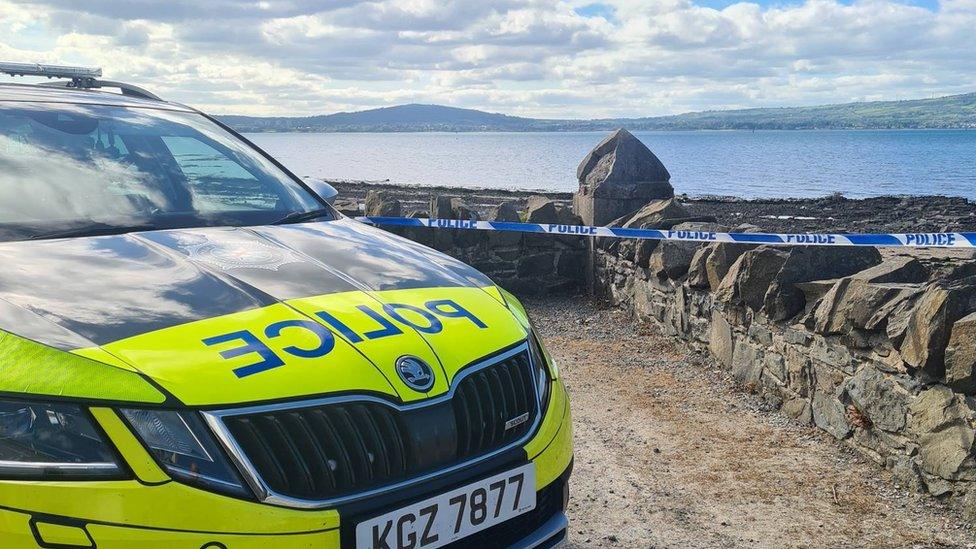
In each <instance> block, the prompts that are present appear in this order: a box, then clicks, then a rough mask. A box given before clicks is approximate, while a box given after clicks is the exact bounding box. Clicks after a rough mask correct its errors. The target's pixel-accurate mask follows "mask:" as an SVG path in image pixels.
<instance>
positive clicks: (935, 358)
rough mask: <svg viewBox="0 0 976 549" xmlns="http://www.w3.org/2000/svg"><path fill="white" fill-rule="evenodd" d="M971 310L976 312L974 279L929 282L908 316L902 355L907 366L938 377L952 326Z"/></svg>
mask: <svg viewBox="0 0 976 549" xmlns="http://www.w3.org/2000/svg"><path fill="white" fill-rule="evenodd" d="M972 312H976V279H972V278H969V279H963V280H959V281H953V282H950V283H942V284H933V285H931V286H929V287H928V288H927V289H926V290H925V292H924V293H923V294H922V296H921V297H920V298H919V299H918V302H917V304H916V305H915V308H914V310H913V311H912V313H911V315H910V317H909V318H908V322H907V327H906V328H905V336H904V341H903V342H902V343H901V349H900V350H901V355H902V358H903V359H904V360H905V362H906V363H907V364H908V365H909V366H912V367H914V368H917V369H920V370H922V371H924V372H926V373H928V374H930V375H932V376H935V377H941V376H942V375H943V374H945V353H946V346H947V345H948V344H949V337H950V335H951V333H952V326H953V324H955V322H956V321H958V320H960V319H961V318H963V317H964V316H966V315H968V314H970V313H972Z"/></svg>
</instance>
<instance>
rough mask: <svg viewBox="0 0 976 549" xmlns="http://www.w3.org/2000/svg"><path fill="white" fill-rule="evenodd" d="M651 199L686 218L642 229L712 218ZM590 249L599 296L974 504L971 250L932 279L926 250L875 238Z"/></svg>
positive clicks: (905, 472)
mask: <svg viewBox="0 0 976 549" xmlns="http://www.w3.org/2000/svg"><path fill="white" fill-rule="evenodd" d="M664 202H670V201H664ZM649 208H650V209H655V210H658V211H667V212H670V213H671V215H673V216H675V217H676V219H670V220H669V219H661V218H660V217H658V218H653V219H645V220H642V221H641V222H640V223H638V225H639V226H645V227H647V226H654V227H662V226H668V225H669V224H670V223H671V222H678V223H677V224H676V225H674V226H673V227H674V228H676V229H681V228H686V229H689V230H694V229H696V228H703V229H711V227H712V225H709V224H708V223H707V222H702V221H696V222H690V223H689V222H687V221H683V220H682V219H681V216H682V215H683V214H682V212H681V211H680V210H679V209H676V208H675V205H674V204H667V203H658V204H654V205H651V206H649V207H648V208H645V210H647V209H649ZM635 217H636V216H635ZM625 223H626V222H625ZM711 230H714V229H711ZM736 230H740V231H741V230H754V229H753V228H750V227H739V228H737V229H736ZM592 253H593V268H594V273H593V276H592V280H593V285H594V287H593V290H594V291H595V293H596V294H597V295H599V296H602V297H605V298H607V299H609V300H610V301H612V302H613V303H616V304H619V305H621V306H624V307H627V308H628V309H630V310H631V311H632V312H633V313H634V315H635V316H636V317H637V318H639V319H641V320H649V321H653V322H655V323H657V324H658V325H660V326H661V327H662V328H663V329H664V330H666V331H667V332H668V333H670V334H672V335H674V336H675V337H679V338H681V339H683V340H685V341H687V342H688V343H689V344H690V345H691V346H693V347H696V348H698V349H700V350H702V351H705V352H708V353H710V354H711V355H712V356H714V357H715V359H716V360H717V361H718V362H719V363H720V364H722V365H723V366H724V367H726V368H728V369H729V370H730V372H731V374H732V377H733V378H734V379H735V381H736V382H737V383H738V384H740V385H741V387H742V388H744V389H746V390H749V391H754V392H756V393H759V394H761V395H763V397H764V398H765V399H766V400H768V401H769V402H770V403H771V404H772V405H774V406H776V407H780V408H781V409H782V411H783V412H784V413H786V414H788V415H789V416H792V417H793V418H795V419H796V420H797V421H799V422H801V423H804V424H808V425H815V426H816V427H818V428H820V429H822V430H824V431H826V432H827V433H829V434H830V435H832V436H833V437H835V438H837V439H838V440H840V441H843V442H844V443H846V444H849V445H850V446H851V447H853V448H855V449H856V450H857V451H859V452H861V453H862V454H864V455H865V456H868V457H869V458H871V459H872V460H874V461H875V462H877V463H878V464H879V465H881V466H883V467H886V468H888V469H890V470H892V471H893V472H894V473H895V474H896V475H897V476H898V477H899V478H900V479H901V480H902V481H903V482H904V483H907V484H908V485H910V486H913V487H915V488H917V489H918V490H922V491H926V492H928V493H930V494H932V495H934V496H947V497H952V498H954V499H956V500H957V501H959V502H960V503H961V504H962V505H964V506H965V507H966V508H967V510H968V511H969V512H971V513H973V514H976V485H974V482H976V450H974V446H973V443H974V436H973V435H974V426H976V400H974V398H973V397H974V394H976V268H974V267H973V261H972V260H969V261H962V262H960V263H959V264H958V265H957V266H956V267H955V268H953V269H950V270H949V271H948V274H945V275H940V276H938V277H933V276H931V275H930V274H929V270H928V269H927V268H926V266H925V265H923V263H922V262H920V261H918V260H917V259H914V258H912V257H906V256H890V257H882V255H881V253H879V251H878V250H875V249H872V248H804V247H792V248H790V247H766V246H758V247H757V246H749V245H741V244H720V243H716V244H710V245H699V244H688V243H682V242H664V243H657V242H647V241H645V242H639V243H638V242H633V241H620V240H616V241H610V240H607V241H602V242H599V241H598V242H596V243H595V246H594V247H593V250H592Z"/></svg>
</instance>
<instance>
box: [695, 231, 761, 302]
mask: <svg viewBox="0 0 976 549" xmlns="http://www.w3.org/2000/svg"><path fill="white" fill-rule="evenodd" d="M759 231H760V229H759V227H756V226H755V225H739V226H737V227H735V228H733V229H732V232H733V233H754V232H759ZM754 249H756V246H755V245H754V244H732V243H728V242H714V243H712V244H709V245H707V246H704V247H702V248H700V249H698V251H697V252H696V253H695V256H694V257H693V258H692V260H691V267H689V269H688V285H689V286H691V287H692V288H711V290H712V291H713V292H714V291H715V290H717V289H718V286H719V284H721V283H722V279H723V278H725V275H726V273H728V272H729V269H730V268H731V267H732V264H733V263H735V260H736V259H739V256H740V255H742V254H744V253H746V252H748V251H749V250H754Z"/></svg>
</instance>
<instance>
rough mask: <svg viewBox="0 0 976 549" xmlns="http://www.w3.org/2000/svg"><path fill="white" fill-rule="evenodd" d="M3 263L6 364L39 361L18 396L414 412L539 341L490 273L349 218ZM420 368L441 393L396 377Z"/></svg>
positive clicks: (146, 235)
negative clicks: (14, 351)
mask: <svg viewBox="0 0 976 549" xmlns="http://www.w3.org/2000/svg"><path fill="white" fill-rule="evenodd" d="M0 261H3V263H4V265H5V268H4V269H3V271H2V272H0V355H3V354H9V349H11V348H13V347H15V346H19V347H17V348H18V349H24V348H26V349H28V352H26V353H25V352H20V354H19V355H18V357H20V358H19V359H18V361H17V362H16V366H17V368H14V369H12V370H11V371H12V372H13V371H16V372H19V377H18V376H6V379H4V380H0V391H5V392H27V393H37V394H60V395H68V396H79V397H85V398H106V399H117V400H126V395H130V394H131V399H132V400H140V401H147V402H157V401H159V402H163V401H172V402H178V403H182V404H186V405H194V406H221V405H231V404H241V403H253V402H265V401H271V400H278V399H292V398H301V397H306V396H319V395H326V394H335V393H345V392H350V391H356V392H370V393H375V394H380V395H386V396H388V397H391V398H394V399H398V400H400V401H403V402H409V401H414V400H419V399H423V398H427V397H429V396H434V395H437V394H441V393H444V392H446V391H448V390H449V388H450V385H451V382H452V380H453V379H454V377H455V376H456V375H457V374H458V372H459V371H461V370H462V369H463V368H464V367H465V366H468V365H471V364H474V363H477V362H479V361H481V360H482V359H484V358H485V357H488V356H490V355H492V354H493V353H495V352H498V351H499V350H502V349H506V348H510V347H512V346H514V345H518V344H520V343H522V342H523V341H524V340H525V338H526V336H527V333H528V332H527V327H526V325H525V322H524V320H520V318H521V317H520V316H519V315H516V314H513V312H512V311H511V310H509V308H508V306H507V304H506V299H505V297H504V296H503V295H502V292H500V291H499V289H498V288H497V287H495V286H494V284H493V283H492V282H491V280H490V279H488V278H487V277H485V276H484V275H482V274H480V273H478V272H477V271H475V270H474V269H472V268H470V267H468V266H466V265H464V264H463V263H461V262H459V261H457V260H454V259H452V258H450V257H448V256H445V255H443V254H440V253H438V252H435V251H433V250H430V249H428V248H425V247H423V246H420V245H418V244H415V243H413V242H410V241H408V240H406V239H402V238H400V237H397V236H394V235H391V234H389V233H386V232H383V231H380V230H378V229H375V228H372V227H369V226H366V225H363V224H360V223H358V222H355V221H352V220H348V219H343V220H338V221H330V222H322V223H309V224H300V225H283V226H270V227H254V228H201V229H180V230H164V231H152V232H143V233H130V234H125V235H117V236H104V237H88V238H74V239H62V240H48V241H33V242H8V243H3V244H0ZM59 351H66V352H59ZM32 353H33V355H37V356H33V355H32ZM39 353H40V354H43V353H47V354H46V355H44V356H45V357H48V358H44V359H43V360H38V358H37V357H38V356H40V354H39ZM25 356H27V358H24V357H25ZM405 356H408V357H414V358H417V359H420V361H422V362H424V363H426V364H428V365H429V366H430V367H431V371H432V372H433V373H434V378H435V379H434V385H433V387H431V388H430V389H426V390H424V391H417V390H415V389H413V388H411V387H410V386H408V385H407V383H406V382H405V381H404V379H403V378H402V377H401V376H400V375H398V374H397V371H396V363H397V361H398V359H400V358H402V357H405ZM66 357H70V358H66ZM79 376H80V381H79ZM134 376H138V377H139V378H141V379H135V378H134ZM123 381H124V382H125V383H128V384H130V385H132V386H135V387H138V389H139V390H134V389H133V390H131V391H129V392H126V391H123V390H121V389H119V388H118V387H119V386H120V385H125V383H123ZM137 381H138V382H142V385H140V384H139V383H137Z"/></svg>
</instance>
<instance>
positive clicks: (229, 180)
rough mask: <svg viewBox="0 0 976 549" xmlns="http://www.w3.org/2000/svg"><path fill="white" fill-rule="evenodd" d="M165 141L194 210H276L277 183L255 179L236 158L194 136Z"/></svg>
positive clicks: (277, 197)
mask: <svg viewBox="0 0 976 549" xmlns="http://www.w3.org/2000/svg"><path fill="white" fill-rule="evenodd" d="M162 140H163V143H164V144H165V145H166V147H167V148H168V149H169V151H170V153H171V154H172V155H173V158H174V159H175V160H176V163H177V165H178V166H179V168H180V170H181V171H182V172H183V175H184V176H185V177H186V185H187V190H189V192H190V195H191V197H192V200H193V209H194V210H196V211H199V212H226V211H228V210H254V209H262V210H274V209H277V207H278V200H279V196H278V194H277V193H276V192H275V191H274V186H272V185H268V184H267V183H266V182H264V181H261V180H260V179H258V178H256V177H255V176H254V175H253V174H251V173H250V172H249V171H247V170H246V169H244V167H243V166H241V165H240V164H239V163H238V162H237V161H235V160H234V159H233V158H231V157H229V156H227V155H225V154H224V153H222V152H220V151H218V150H217V149H215V148H213V147H211V146H210V145H208V144H206V143H204V142H203V141H200V140H199V139H197V138H195V137H183V136H164V137H163V138H162Z"/></svg>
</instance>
